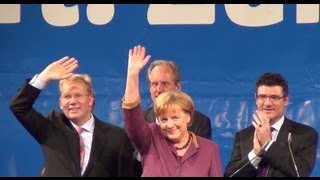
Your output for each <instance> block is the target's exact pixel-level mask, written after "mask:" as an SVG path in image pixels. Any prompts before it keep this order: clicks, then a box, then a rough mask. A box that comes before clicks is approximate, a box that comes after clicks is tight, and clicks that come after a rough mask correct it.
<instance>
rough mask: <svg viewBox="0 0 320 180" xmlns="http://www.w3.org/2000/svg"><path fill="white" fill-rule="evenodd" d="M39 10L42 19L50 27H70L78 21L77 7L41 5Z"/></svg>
mask: <svg viewBox="0 0 320 180" xmlns="http://www.w3.org/2000/svg"><path fill="white" fill-rule="evenodd" d="M41 9H42V15H43V18H44V19H45V21H46V22H47V23H49V24H51V25H52V26H71V25H74V24H76V23H77V22H78V21H79V8H78V5H74V6H72V7H66V6H65V5H64V4H42V5H41Z"/></svg>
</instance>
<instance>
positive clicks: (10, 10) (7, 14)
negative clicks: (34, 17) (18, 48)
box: [0, 4, 21, 24]
mask: <svg viewBox="0 0 320 180" xmlns="http://www.w3.org/2000/svg"><path fill="white" fill-rule="evenodd" d="M20 19H21V5H20V4H0V24H1V23H3V24H5V23H8V24H9V23H19V22H20Z"/></svg>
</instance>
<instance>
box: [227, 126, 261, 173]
mask: <svg viewBox="0 0 320 180" xmlns="http://www.w3.org/2000/svg"><path fill="white" fill-rule="evenodd" d="M242 156H243V157H242ZM248 162H249V158H248V156H247V154H245V152H241V145H240V137H239V133H238V132H237V133H236V135H235V140H234V143H233V149H232V154H231V159H230V161H229V162H228V164H227V166H226V168H225V171H224V176H225V177H229V176H231V175H232V176H233V177H255V176H256V170H255V168H254V167H253V166H252V165H251V164H247V165H246V166H245V167H244V168H243V169H242V170H241V171H239V172H237V173H235V172H236V171H237V170H238V169H239V168H241V167H242V166H243V165H245V164H246V163H248ZM234 173H235V174H234Z"/></svg>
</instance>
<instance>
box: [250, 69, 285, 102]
mask: <svg viewBox="0 0 320 180" xmlns="http://www.w3.org/2000/svg"><path fill="white" fill-rule="evenodd" d="M262 85H265V86H281V87H282V91H283V95H284V97H287V96H288V95H289V87H288V82H287V80H286V79H285V78H284V77H283V76H282V75H281V74H279V73H273V72H267V73H264V74H262V75H261V76H260V77H259V79H258V81H257V82H256V93H257V92H258V87H260V86H262Z"/></svg>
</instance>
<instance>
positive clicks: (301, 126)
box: [287, 118, 318, 134]
mask: <svg viewBox="0 0 320 180" xmlns="http://www.w3.org/2000/svg"><path fill="white" fill-rule="evenodd" d="M287 119H288V118H287ZM288 120H289V121H290V123H291V125H292V128H293V129H294V130H295V131H300V132H310V133H311V132H312V133H314V134H318V131H317V130H316V129H315V128H313V127H312V126H309V125H306V124H303V123H300V122H296V121H293V120H291V119H288Z"/></svg>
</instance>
